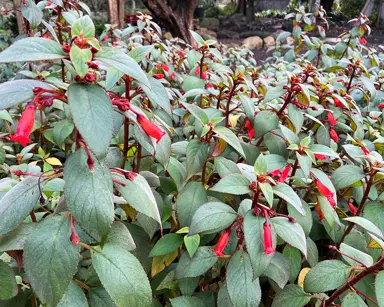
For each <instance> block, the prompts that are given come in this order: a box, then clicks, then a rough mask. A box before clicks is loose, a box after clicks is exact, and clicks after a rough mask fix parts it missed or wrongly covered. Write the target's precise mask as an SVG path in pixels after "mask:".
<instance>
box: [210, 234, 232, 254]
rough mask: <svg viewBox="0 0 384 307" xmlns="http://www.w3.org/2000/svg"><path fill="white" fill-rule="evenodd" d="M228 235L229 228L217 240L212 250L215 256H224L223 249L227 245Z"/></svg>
mask: <svg viewBox="0 0 384 307" xmlns="http://www.w3.org/2000/svg"><path fill="white" fill-rule="evenodd" d="M230 235H231V232H230V231H229V230H226V231H224V232H223V234H222V235H221V236H220V238H219V241H218V242H217V245H216V248H215V249H214V250H213V252H214V253H215V254H216V256H217V257H223V256H224V254H223V251H224V249H225V247H226V246H227V243H228V240H229V236H230Z"/></svg>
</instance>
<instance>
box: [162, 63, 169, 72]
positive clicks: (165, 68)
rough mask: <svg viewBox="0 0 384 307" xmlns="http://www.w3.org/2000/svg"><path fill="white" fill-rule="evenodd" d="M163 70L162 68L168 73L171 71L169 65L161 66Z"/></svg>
mask: <svg viewBox="0 0 384 307" xmlns="http://www.w3.org/2000/svg"><path fill="white" fill-rule="evenodd" d="M161 68H162V69H163V70H164V71H165V72H168V71H169V67H168V65H165V64H162V65H161Z"/></svg>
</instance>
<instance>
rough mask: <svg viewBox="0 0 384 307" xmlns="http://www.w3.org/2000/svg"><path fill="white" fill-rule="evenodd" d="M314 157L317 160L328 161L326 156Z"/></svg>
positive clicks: (317, 155)
mask: <svg viewBox="0 0 384 307" xmlns="http://www.w3.org/2000/svg"><path fill="white" fill-rule="evenodd" d="M314 156H315V158H316V159H319V160H327V156H326V155H321V154H314Z"/></svg>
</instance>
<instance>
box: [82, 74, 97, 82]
mask: <svg viewBox="0 0 384 307" xmlns="http://www.w3.org/2000/svg"><path fill="white" fill-rule="evenodd" d="M84 79H85V81H87V82H94V81H95V80H96V75H94V74H86V75H85V77H84Z"/></svg>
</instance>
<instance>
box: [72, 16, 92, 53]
mask: <svg viewBox="0 0 384 307" xmlns="http://www.w3.org/2000/svg"><path fill="white" fill-rule="evenodd" d="M71 35H72V38H73V37H75V36H78V37H79V36H82V37H83V38H94V37H95V25H94V24H93V21H92V19H91V17H89V16H88V15H85V16H83V17H80V18H79V19H77V20H76V21H75V22H74V23H73V25H72V30H71ZM72 48H73V47H72Z"/></svg>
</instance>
